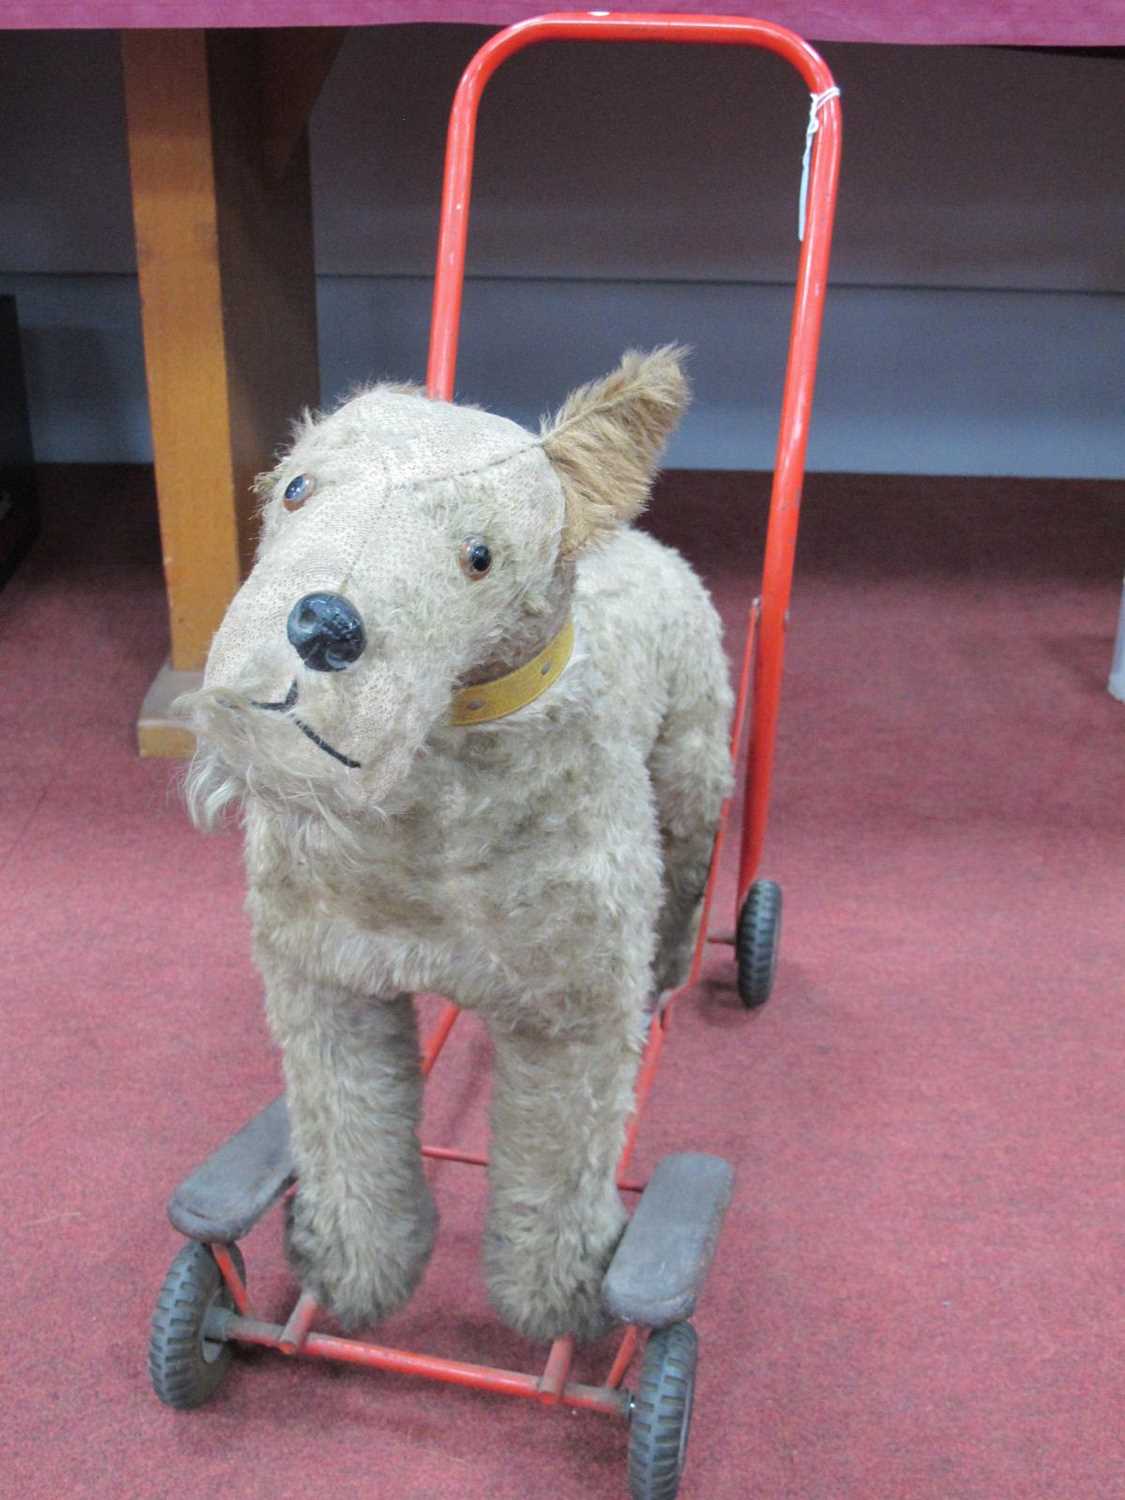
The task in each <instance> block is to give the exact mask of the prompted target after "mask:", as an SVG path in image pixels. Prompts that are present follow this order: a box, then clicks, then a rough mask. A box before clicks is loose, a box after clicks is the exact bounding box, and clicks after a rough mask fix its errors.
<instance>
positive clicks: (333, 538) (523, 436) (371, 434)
mask: <svg viewBox="0 0 1125 1500" xmlns="http://www.w3.org/2000/svg"><path fill="white" fill-rule="evenodd" d="M686 402H687V386H686V382H685V380H684V376H683V373H682V370H681V367H680V351H678V350H676V349H660V350H657V351H655V352H654V353H652V354H649V355H647V356H645V355H640V354H637V353H630V354H627V355H626V356H625V358H624V360H623V361H622V363H621V365H620V366H619V368H618V369H617V370H615V371H614V372H613V373H612V374H611V375H609V376H607V377H606V378H605V379H604V380H601V381H597V382H595V383H593V384H591V385H588V386H584V387H582V388H581V389H580V390H578V391H576V392H574V394H573V395H572V396H571V397H570V398H569V399H568V400H567V402H566V404H565V405H564V406H563V408H562V410H561V411H560V412H559V413H558V415H557V416H556V417H555V418H553V419H552V420H550V421H548V422H545V423H544V424H543V428H542V431H541V432H540V433H539V434H538V436H536V435H534V434H532V433H530V432H527V431H525V430H524V429H523V428H521V427H519V426H517V425H516V424H515V423H513V422H510V421H508V420H506V419H505V418H503V417H498V416H493V415H490V414H489V413H487V412H483V411H479V410H477V409H475V408H472V407H460V406H455V405H452V404H450V403H447V402H443V401H434V400H430V399H429V398H427V397H426V396H424V395H423V394H422V393H421V392H420V391H418V390H417V389H414V388H411V387H403V386H393V385H381V386H376V387H374V388H372V389H370V390H366V391H363V392H361V393H360V394H358V395H356V396H354V397H352V398H351V399H350V400H348V401H347V402H345V403H344V404H343V405H342V406H340V407H339V408H338V409H337V410H335V411H333V412H331V413H329V414H328V415H325V416H318V417H308V418H306V420H305V421H304V423H303V424H302V426H301V427H300V429H299V430H298V432H297V434H296V437H295V440H294V442H293V444H292V446H291V448H290V449H289V451H288V452H287V453H286V454H285V455H284V456H283V457H282V459H281V461H280V462H279V463H278V465H277V467H276V468H275V469H274V470H273V471H272V472H271V473H269V474H266V475H263V476H262V477H261V478H260V479H259V481H258V489H259V492H260V494H261V495H262V497H263V501H264V504H263V508H262V529H261V540H260V544H259V548H258V556H257V561H256V562H255V564H254V568H253V570H252V571H251V573H250V576H249V577H248V578H247V580H246V582H245V583H244V584H243V586H242V588H241V589H240V590H239V592H238V594H237V595H236V596H235V598H234V600H233V602H232V603H231V605H230V608H229V609H228V611H227V614H226V616H225V618H224V620H223V622H222V625H221V626H220V628H219V630H218V633H217V634H216V636H215V640H214V642H213V644H212V647H211V653H210V656H209V658H208V662H207V670H206V675H205V678H204V687H203V689H202V691H201V692H199V693H195V694H192V695H190V696H189V697H188V698H187V699H185V700H183V701H184V705H185V708H186V709H187V710H188V711H189V712H190V716H191V722H192V727H193V728H194V729H195V731H196V733H197V735H198V737H199V749H198V751H197V754H196V757H195V760H194V762H193V766H192V770H191V773H190V775H189V783H188V792H189V806H190V807H191V810H192V814H193V816H194V817H195V818H196V820H197V821H198V822H200V823H203V824H209V823H211V822H212V821H213V820H214V818H215V817H216V816H217V815H218V813H219V812H220V811H221V810H222V808H223V807H224V806H225V805H226V804H227V803H228V802H231V801H235V800H239V799H241V798H243V797H245V796H246V795H247V794H250V795H254V796H258V797H260V798H262V799H263V800H264V801H266V802H267V803H269V804H271V805H274V806H277V807H282V806H286V807H289V808H293V807H298V808H306V809H319V810H321V811H330V810H334V811H337V812H343V813H346V812H348V811H353V812H354V811H359V810H360V809H361V808H363V807H370V808H374V809H383V808H386V806H387V803H388V799H389V798H392V794H393V792H394V789H395V787H396V786H397V785H398V784H400V783H401V782H402V781H403V780H404V778H405V777H406V776H407V774H408V772H409V771H410V768H411V765H412V764H413V762H414V759H415V757H416V756H417V755H418V753H419V752H420V751H421V750H422V749H423V747H424V746H425V744H426V741H427V738H428V737H429V736H430V734H431V733H432V732H433V730H434V729H435V727H436V726H438V725H439V724H444V723H447V722H448V719H449V713H450V705H451V701H452V698H453V694H454V693H455V691H456V690H457V688H458V686H459V685H460V684H462V683H465V682H471V681H480V680H482V678H485V677H487V676H488V675H489V671H490V666H491V665H492V664H499V665H497V666H496V668H495V675H499V674H500V673H501V672H503V671H504V670H506V669H508V668H510V667H515V666H518V665H520V664H521V663H522V662H523V661H524V660H526V659H527V658H528V657H530V656H533V655H534V654H535V653H536V651H538V650H539V648H540V647H541V646H542V645H543V643H544V641H545V640H546V639H548V638H549V637H550V635H551V634H552V633H553V631H554V630H557V629H558V627H559V625H561V624H562V622H563V621H564V619H565V616H566V612H567V607H568V601H569V594H570V588H571V583H572V577H573V560H574V559H575V558H576V557H577V556H578V554H579V553H581V552H582V551H583V549H585V548H587V547H590V546H595V545H597V544H598V542H599V541H602V540H605V539H606V538H608V537H609V536H611V535H612V534H613V532H614V531H615V530H616V529H617V527H618V526H620V525H621V524H623V523H625V522H627V521H629V520H631V519H632V518H633V517H634V516H635V515H637V513H638V512H639V511H640V510H641V509H642V507H643V506H644V503H645V501H646V499H647V497H648V493H649V488H650V485H651V482H652V478H653V474H654V472H655V469H656V465H657V463H658V461H659V458H660V454H661V451H662V449H663V446H664V442H665V440H666V438H667V436H668V434H669V433H670V432H671V430H672V428H673V427H674V426H675V423H676V421H677V419H678V418H679V415H680V413H681V412H682V410H683V408H684V406H685V404H686Z"/></svg>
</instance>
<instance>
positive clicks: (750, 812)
mask: <svg viewBox="0 0 1125 1500" xmlns="http://www.w3.org/2000/svg"><path fill="white" fill-rule="evenodd" d="M549 41H601V42H605V41H610V42H614V41H616V42H701V43H710V44H712V45H720V46H748V47H761V48H764V49H765V50H766V51H768V52H774V53H776V54H777V55H778V56H779V57H783V58H785V60H786V61H787V62H789V63H791V64H792V65H793V67H794V68H796V69H797V72H798V73H799V74H800V75H801V77H802V78H803V79H804V82H805V84H806V86H807V87H808V89H809V92H810V93H811V94H814V95H822V94H824V93H825V92H826V91H827V90H833V89H834V88H835V85H834V83H833V79H832V74H831V73H830V72H829V69H828V65H827V64H826V63H825V62H824V60H823V58H821V57H820V55H819V54H818V53H817V52H816V51H814V49H813V48H812V47H810V46H809V44H808V43H807V42H805V41H803V40H802V39H801V38H800V37H799V36H797V35H796V34H795V33H794V32H792V31H787V30H786V29H785V27H783V26H775V25H774V24H773V23H772V22H770V21H758V20H751V19H749V18H743V17H739V16H706V15H700V16H679V15H675V16H663V15H644V14H636V15H633V14H629V15H624V14H622V15H618V14H614V13H612V12H609V11H605V12H595V11H585V12H576V13H573V14H569V13H568V14H559V15H548V16H537V17H535V18H534V19H532V20H528V21H520V22H519V23H517V24H516V25H515V26H509V27H508V28H507V30H505V31H501V32H498V33H497V34H496V36H494V37H492V38H491V39H490V40H489V41H487V42H486V43H485V45H484V46H483V47H482V48H481V49H480V51H479V52H478V53H477V54H476V56H475V57H474V58H473V60H472V62H470V64H469V66H468V67H467V68H466V69H465V72H464V74H463V76H462V78H461V82H460V85H459V86H458V89H457V94H456V96H455V98H454V101H453V110H452V114H451V115H450V120H449V135H448V140H447V145H446V158H445V181H444V184H443V187H442V203H441V229H440V232H439V235H438V255H437V271H436V275H435V280H434V305H433V317H432V321H431V325H430V357H429V366H428V369H427V375H426V382H427V387H428V389H429V391H430V394H431V395H434V396H437V397H440V398H442V399H444V400H451V399H452V396H453V389H454V380H455V374H456V366H457V342H458V336H459V332H460V326H461V295H462V289H463V286H464V279H465V249H466V244H467V240H468V232H469V204H470V197H471V192H472V172H473V146H474V143H475V138H476V125H477V111H478V108H479V105H480V100H481V95H482V94H483V93H484V89H485V86H486V84H487V83H488V81H489V79H490V78H491V77H492V75H493V73H495V71H496V69H497V68H498V67H499V66H500V64H501V63H502V62H504V61H505V60H506V59H507V58H509V57H511V56H513V54H514V53H516V52H520V51H522V50H523V48H524V47H529V46H531V45H532V44H533V43H535V42H549ZM840 144H841V117H840V101H839V98H838V96H836V95H833V97H832V98H830V99H826V100H824V102H823V103H822V105H821V106H820V108H819V110H818V112H817V130H816V135H815V138H814V141H813V147H812V157H811V162H810V166H809V179H808V200H807V212H806V217H805V235H804V239H803V240H802V242H801V249H800V256H799V259H798V264H797V287H796V293H795V296H794V302H793V321H792V325H791V328H790V335H789V357H788V361H787V364H786V369H785V385H784V389H783V393H782V401H781V423H780V428H779V431H778V441H777V454H776V458H775V462H774V477H773V489H772V492H771V497H770V519H769V529H768V532H767V534H766V552H765V561H764V564H763V568H762V596H761V598H762V603H761V616H760V621H759V627H758V631H759V634H758V645H757V650H756V652H755V660H754V713H753V720H752V725H751V732H750V736H751V737H750V755H749V761H748V765H747V805H746V809H745V811H744V813H743V823H742V854H741V861H740V868H739V880H738V904H739V907H741V905H742V901H743V899H744V897H745V894H746V891H747V888H748V887H749V885H750V882H751V881H752V880H753V878H754V875H755V873H756V871H757V868H758V864H759V861H760V859H761V853H762V845H763V842H764V840H765V830H766V819H767V815H768V811H769V787H770V776H771V772H772V766H773V751H774V743H775V739H776V733H777V710H778V704H779V701H780V696H781V672H782V665H783V658H784V640H785V616H786V612H787V610H788V608H789V595H790V590H791V587H792V581H793V558H794V552H795V549H796V543H797V522H798V519H799V516H800V506H801V485H802V482H803V479H804V473H805V455H806V452H807V449H808V441H809V418H810V414H811V411H812V400H813V389H814V386H815V383H816V361H817V352H818V349H819V345H820V329H821V323H822V320H823V316H824V297H825V292H826V290H827V284H828V260H829V255H830V252H831V247H832V223H833V218H834V216H835V209H836V187H837V181H838V178H839V171H840Z"/></svg>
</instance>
